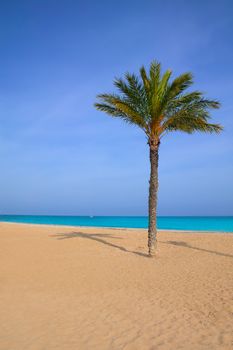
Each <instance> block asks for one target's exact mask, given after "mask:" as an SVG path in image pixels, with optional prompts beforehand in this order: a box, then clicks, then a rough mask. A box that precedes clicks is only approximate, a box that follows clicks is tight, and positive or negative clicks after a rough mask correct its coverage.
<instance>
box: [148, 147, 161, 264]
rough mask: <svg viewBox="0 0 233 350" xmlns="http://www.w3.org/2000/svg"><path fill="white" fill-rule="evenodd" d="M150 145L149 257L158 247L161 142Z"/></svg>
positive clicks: (153, 254)
mask: <svg viewBox="0 0 233 350" xmlns="http://www.w3.org/2000/svg"><path fill="white" fill-rule="evenodd" d="M149 145H150V187H149V227H148V248H149V256H150V257H153V256H155V251H156V246H157V225H156V224H157V223H156V221H157V218H156V214H157V193H158V160H159V142H157V141H156V142H149Z"/></svg>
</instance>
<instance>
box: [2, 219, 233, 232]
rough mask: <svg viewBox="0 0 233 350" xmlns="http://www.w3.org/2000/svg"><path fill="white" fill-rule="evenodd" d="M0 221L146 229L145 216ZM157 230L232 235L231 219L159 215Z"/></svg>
mask: <svg viewBox="0 0 233 350" xmlns="http://www.w3.org/2000/svg"><path fill="white" fill-rule="evenodd" d="M0 222H18V223H30V224H46V225H65V226H89V227H90V226H94V227H120V228H147V225H148V218H147V217H146V216H93V217H90V216H45V215H40V216H39V215H0ZM158 228H159V229H166V230H192V231H219V232H233V216H160V217H158Z"/></svg>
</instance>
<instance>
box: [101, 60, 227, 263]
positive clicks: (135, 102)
mask: <svg viewBox="0 0 233 350" xmlns="http://www.w3.org/2000/svg"><path fill="white" fill-rule="evenodd" d="M171 74H172V71H171V70H167V71H166V72H165V73H164V74H163V75H162V74H161V64H160V63H159V62H157V61H153V62H152V63H151V65H150V69H149V72H147V71H146V69H145V67H144V66H142V67H141V69H140V75H139V76H136V75H134V74H130V73H126V74H125V79H115V81H114V85H115V87H116V88H117V89H118V91H119V94H100V95H98V96H97V98H98V101H99V103H95V107H96V108H97V109H98V110H100V111H103V112H106V113H107V114H109V115H111V116H112V117H118V118H121V119H123V120H124V121H125V122H127V123H129V124H134V125H137V126H138V127H139V128H141V129H142V130H143V131H144V133H145V134H146V137H147V140H148V145H149V148H150V166H151V169H150V185H149V225H148V248H149V256H151V257H152V256H154V255H155V251H156V243H157V226H156V221H157V218H156V212H157V193H158V158H159V155H158V153H159V145H160V142H161V139H162V138H163V137H164V136H165V135H166V134H167V133H168V132H170V131H183V132H186V133H189V134H191V133H193V132H194V131H201V132H209V133H213V132H215V133H219V132H220V131H221V130H222V126H221V125H219V124H212V123H209V119H210V114H209V110H210V109H217V108H219V107H220V103H219V102H218V101H216V100H209V99H206V98H205V97H204V96H203V93H202V92H200V91H192V92H190V91H186V90H187V89H188V88H189V87H190V86H191V85H192V84H193V77H192V74H191V73H184V74H181V75H180V76H178V77H177V78H175V79H174V80H173V81H170V78H171Z"/></svg>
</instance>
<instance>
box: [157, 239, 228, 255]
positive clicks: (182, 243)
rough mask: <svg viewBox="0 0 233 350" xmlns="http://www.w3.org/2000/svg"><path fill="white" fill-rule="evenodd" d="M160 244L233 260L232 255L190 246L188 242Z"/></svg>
mask: <svg viewBox="0 0 233 350" xmlns="http://www.w3.org/2000/svg"><path fill="white" fill-rule="evenodd" d="M159 243H163V244H171V245H175V246H179V247H184V248H189V249H194V250H200V251H202V252H206V253H211V254H215V255H219V256H226V257H228V258H233V255H231V254H227V253H221V252H217V251H216V250H209V249H204V248H198V247H194V246H192V245H191V244H189V243H187V242H183V241H167V242H163V241H160V242H159Z"/></svg>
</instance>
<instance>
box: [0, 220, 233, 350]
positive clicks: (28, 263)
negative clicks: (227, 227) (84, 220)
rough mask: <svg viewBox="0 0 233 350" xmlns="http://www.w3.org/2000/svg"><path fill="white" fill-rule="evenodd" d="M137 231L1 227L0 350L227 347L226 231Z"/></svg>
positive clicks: (232, 307)
mask: <svg viewBox="0 0 233 350" xmlns="http://www.w3.org/2000/svg"><path fill="white" fill-rule="evenodd" d="M146 235H147V233H146V231H145V230H123V229H121V230H120V229H102V228H78V227H64V226H60V227H59V226H43V225H24V224H7V223H0V266H1V267H0V310H1V312H0V324H1V327H0V349H1V350H22V349H24V350H55V349H57V350H58V349H59V350H74V349H75V350H77V349H78V350H82V349H85V350H86V349H88V350H89V349H101V350H105V349H109V350H110V349H111V350H114V349H117V350H119V349H124V350H137V349H140V350H144V349H146V350H157V349H159V350H160V349H164V350H171V349H172V350H174V349H187V350H199V349H203V350H204V349H211V350H213V349H216V350H217V349H218V350H219V349H224V350H225V349H226V350H227V349H229V350H230V349H233V235H232V234H204V233H202V234H201V233H199V234H195V233H181V232H180V233H178V232H165V231H163V232H159V236H158V255H157V257H156V258H155V259H149V258H147V256H146V253H147V246H146V244H147V239H146Z"/></svg>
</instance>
